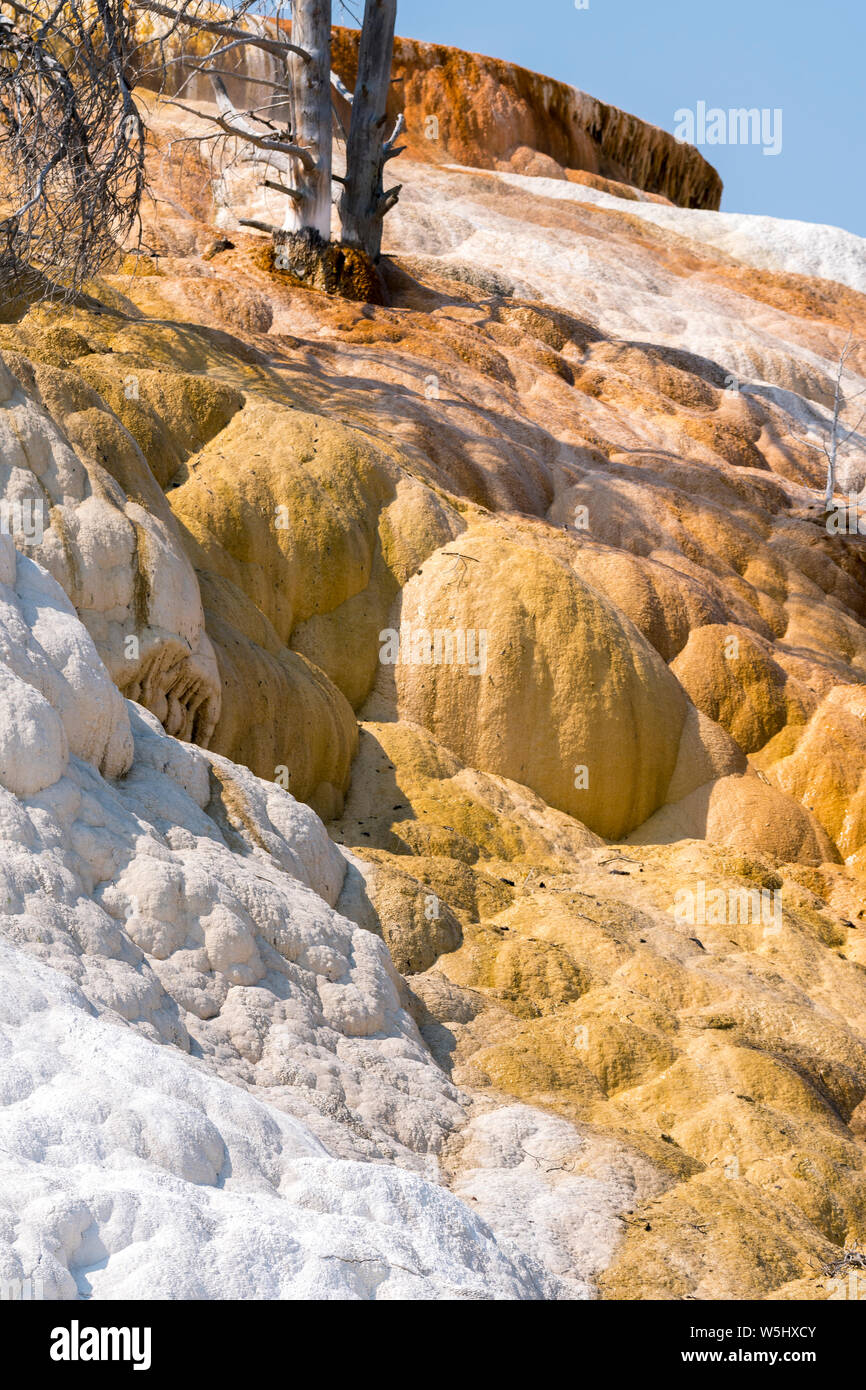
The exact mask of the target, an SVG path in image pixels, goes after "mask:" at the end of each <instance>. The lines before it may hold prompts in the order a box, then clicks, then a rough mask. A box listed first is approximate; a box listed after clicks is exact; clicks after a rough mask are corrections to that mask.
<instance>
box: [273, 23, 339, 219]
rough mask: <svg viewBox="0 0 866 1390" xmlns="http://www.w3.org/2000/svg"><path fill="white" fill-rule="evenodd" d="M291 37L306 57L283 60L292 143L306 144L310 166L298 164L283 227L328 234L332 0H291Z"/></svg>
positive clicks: (291, 55) (290, 55) (293, 55)
mask: <svg viewBox="0 0 866 1390" xmlns="http://www.w3.org/2000/svg"><path fill="white" fill-rule="evenodd" d="M292 42H293V43H295V44H297V45H298V47H299V48H301V49H303V50H304V54H305V55H307V56H306V57H301V56H300V55H299V54H297V53H290V54H289V55H288V58H287V61H286V71H287V77H288V86H289V101H290V110H291V120H292V140H293V142H294V144H296V145H300V146H302V147H303V148H304V149H306V150H309V152H310V154H311V155H312V157H313V164H312V167H311V168H303V167H301V168H299V169H298V170H297V172H296V174H295V178H294V186H295V188H296V189H297V191H298V193H299V194H300V197H299V198H295V199H289V200H288V202H287V206H286V216H285V221H284V222H283V228H284V230H285V231H287V232H306V231H310V232H315V233H317V235H318V236H319V237H321V239H322V240H323V241H329V240H330V237H331V142H332V137H331V0H294V5H293V8H292Z"/></svg>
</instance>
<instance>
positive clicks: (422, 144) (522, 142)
mask: <svg viewBox="0 0 866 1390" xmlns="http://www.w3.org/2000/svg"><path fill="white" fill-rule="evenodd" d="M357 48H358V34H357V31H356V30H354V29H335V30H334V66H335V67H336V69H337V71H338V72H339V73H340V76H341V77H342V78H343V80H344V82H345V83H346V85H347V86H348V87H350V88H351V86H352V83H353V79H354V75H355V70H356V67H357ZM391 93H392V95H391V101H390V103H389V114H391V115H393V116H394V117H395V118H396V116H397V113H398V112H399V111H403V112H404V113H405V116H406V124H407V127H408V131H409V137H410V141H411V149H412V152H413V154H414V155H415V156H416V158H419V159H424V160H429V161H431V162H432V163H453V164H466V165H471V166H472V167H474V168H479V169H495V168H497V167H499V166H500V165H501V164H507V163H508V162H509V161H511V160H512V159H513V158H514V157H515V156H517V161H516V163H515V165H514V167H515V169H516V172H518V173H527V174H536V175H540V176H542V177H544V176H546V177H550V176H551V174H553V176H555V177H560V178H562V177H565V174H564V171H565V170H566V169H574V170H584V171H586V172H588V173H590V174H596V175H600V176H601V177H602V178H608V179H613V180H615V181H616V182H618V183H625V184H631V185H633V186H634V187H636V188H640V189H642V190H643V191H645V192H647V193H655V194H661V195H663V196H664V197H665V198H669V199H670V201H671V202H672V203H677V204H679V205H680V206H681V207H689V208H711V209H715V208H718V206H719V204H720V202H721V197H722V181H721V179H720V178H719V176H718V174H717V173H716V171H715V169H713V168H712V166H711V165H710V164H708V163H707V161H706V160H705V159H704V158H703V157H702V156H701V155H700V154H699V153H698V151H697V150H696V149H694V148H693V147H692V146H691V145H681V144H679V143H678V142H677V141H676V140H675V139H674V137H673V136H672V135H670V134H669V133H668V132H667V131H664V130H660V129H659V128H658V127H657V126H652V125H649V124H647V122H645V121H641V120H639V119H638V118H637V116H631V115H629V114H628V113H627V112H625V111H619V110H618V109H617V108H616V107H615V106H608V105H606V104H605V102H603V101H597V100H596V99H595V97H591V96H588V95H587V93H586V92H581V91H578V90H576V89H575V88H574V87H569V86H568V84H567V83H565V82H556V81H554V80H553V78H550V77H542V76H540V75H539V74H538V73H537V72H530V71H529V70H528V69H527V68H521V67H517V66H516V64H514V63H504V62H500V61H499V60H498V59H496V58H485V57H482V56H481V55H479V54H477V53H463V52H461V51H460V49H457V48H447V47H446V46H445V45H444V44H430V43H418V42H416V40H414V39H400V38H398V39H397V40H396V43H395V47H394V67H393V81H392V85H391ZM526 151H528V152H529V153H530V155H531V154H532V153H533V152H534V153H535V154H536V155H538V156H544V157H546V161H547V162H548V164H549V162H550V161H555V163H556V165H558V166H559V168H560V172H559V174H558V175H557V174H556V173H555V172H554V171H553V170H551V169H550V168H549V167H547V168H546V167H544V166H543V161H542V162H541V163H539V164H538V166H537V167H534V168H532V167H526V162H527V161H526V155H525V152H526Z"/></svg>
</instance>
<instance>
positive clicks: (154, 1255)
mask: <svg viewBox="0 0 866 1390" xmlns="http://www.w3.org/2000/svg"><path fill="white" fill-rule="evenodd" d="M4 539H5V544H4V546H3V548H2V587H3V595H2V598H3V605H4V606H3V612H2V617H0V621H2V623H3V635H4V639H8V638H10V637H12V636H14V631H15V625H16V621H17V620H19V619H20V614H21V613H25V614H27V613H28V606H29V605H31V604H35V603H37V602H38V598H39V597H41V598H42V599H43V602H42V603H41V605H39V607H38V610H37V611H36V613H35V619H34V622H33V637H32V639H31V646H32V647H34V648H35V646H36V641H37V637H38V636H39V635H41V636H42V639H43V640H42V642H41V644H40V655H41V657H42V668H41V669H40V668H37V667H36V664H35V660H34V664H33V666H32V667H31V668H30V669H28V670H26V671H25V672H24V673H23V674H22V675H21V676H18V675H16V674H14V673H13V671H12V669H11V668H10V666H8V665H7V664H5V663H4V664H3V666H2V668H0V669H2V672H3V677H2V681H0V735H2V745H3V750H4V755H5V756H4V758H3V760H2V761H0V777H2V783H3V785H2V788H0V873H2V879H3V894H4V901H3V913H2V928H3V930H2V941H0V970H2V978H3V991H2V1004H0V1095H2V1098H3V1106H2V1110H0V1135H2V1142H0V1150H2V1160H0V1167H2V1175H3V1181H2V1184H0V1190H2V1197H0V1206H2V1212H3V1217H2V1230H0V1274H2V1277H3V1279H4V1280H12V1279H18V1278H29V1279H36V1280H40V1281H41V1282H42V1286H43V1292H44V1296H46V1297H48V1298H76V1297H81V1298H87V1297H91V1296H95V1297H109V1298H110V1297H125V1298H136V1297H145V1296H146V1297H149V1298H153V1297H158V1298H159V1297H161V1298H174V1297H183V1298H194V1297H222V1298H225V1297H231V1296H237V1297H247V1298H262V1297H264V1298H287V1297H294V1298H297V1297H304V1298H322V1297H324V1298H370V1297H383V1298H465V1297H469V1298H538V1297H582V1296H586V1292H587V1288H588V1286H587V1284H586V1278H587V1277H588V1276H589V1274H591V1273H593V1272H595V1268H597V1265H598V1262H599V1260H601V1261H603V1260H604V1258H606V1252H607V1249H608V1248H609V1247H610V1245H611V1244H612V1243H613V1242H614V1241H615V1231H616V1219H615V1218H616V1215H617V1214H618V1211H619V1209H620V1207H621V1206H622V1205H623V1203H624V1202H625V1201H627V1200H628V1197H629V1185H628V1183H627V1182H626V1181H625V1180H624V1177H623V1176H622V1175H621V1174H619V1173H616V1172H614V1170H613V1169H612V1168H610V1167H609V1165H605V1166H604V1171H603V1172H602V1171H600V1170H602V1167H603V1157H604V1156H603V1155H599V1156H598V1159H597V1161H596V1162H595V1163H593V1162H592V1161H591V1160H590V1167H591V1168H593V1169H594V1171H595V1177H594V1178H593V1180H592V1181H590V1182H589V1183H588V1184H585V1186H586V1189H587V1190H586V1191H585V1192H582V1194H581V1196H582V1200H583V1204H584V1206H587V1205H591V1206H592V1207H593V1210H595V1211H596V1213H597V1221H598V1226H599V1231H598V1233H597V1249H596V1260H595V1265H593V1262H592V1259H590V1260H589V1263H587V1256H586V1242H585V1241H584V1242H582V1252H581V1262H582V1266H583V1269H582V1277H581V1275H579V1274H578V1271H577V1270H576V1268H575V1267H574V1263H573V1262H571V1261H567V1260H564V1259H563V1258H561V1257H560V1259H559V1260H558V1268H559V1270H560V1271H561V1274H562V1276H563V1277H562V1278H560V1277H559V1275H558V1273H557V1272H554V1271H552V1270H551V1269H550V1267H549V1265H548V1267H547V1268H545V1267H544V1266H545V1264H547V1262H546V1261H544V1260H543V1257H544V1254H545V1244H546V1243H554V1242H561V1237H560V1235H559V1234H558V1232H557V1229H556V1219H555V1218H556V1210H557V1208H558V1206H559V1205H560V1203H561V1202H562V1201H563V1199H564V1198H565V1196H566V1195H567V1194H564V1193H562V1192H560V1191H558V1190H557V1188H556V1185H555V1184H550V1183H548V1182H546V1180H545V1178H544V1177H543V1176H541V1177H539V1176H538V1175H528V1181H529V1185H530V1194H529V1195H530V1200H532V1201H533V1202H535V1204H536V1205H537V1206H538V1208H539V1214H540V1217H541V1219H540V1221H539V1230H540V1231H541V1232H542V1234H541V1237H540V1241H539V1245H538V1249H537V1250H531V1249H530V1245H531V1244H532V1242H530V1243H529V1245H528V1244H527V1242H526V1240H525V1238H524V1236H523V1235H522V1234H521V1232H520V1231H518V1230H515V1229H513V1226H509V1228H508V1229H505V1230H504V1231H503V1236H502V1241H501V1244H500V1243H498V1242H497V1240H496V1238H495V1237H494V1236H493V1235H492V1234H491V1231H490V1229H489V1227H488V1226H487V1225H485V1224H484V1221H483V1215H482V1214H483V1213H485V1211H489V1215H490V1217H491V1219H492V1220H493V1222H494V1224H495V1222H496V1219H497V1213H498V1210H499V1208H500V1207H502V1206H503V1205H504V1198H503V1193H502V1192H501V1191H500V1184H499V1183H497V1180H496V1179H497V1174H500V1175H501V1174H502V1170H509V1171H508V1179H509V1180H510V1170H511V1168H512V1167H513V1166H514V1165H515V1164H516V1163H517V1164H519V1163H520V1161H521V1159H520V1152H521V1149H520V1142H519V1141H520V1140H521V1139H522V1135H523V1133H524V1132H526V1133H529V1134H532V1133H533V1132H535V1131H537V1130H538V1129H539V1128H542V1129H543V1127H544V1125H545V1123H546V1121H545V1117H544V1116H538V1117H537V1118H536V1119H535V1120H534V1121H533V1118H532V1112H528V1113H529V1120H528V1122H524V1125H523V1128H522V1130H520V1132H519V1133H518V1134H517V1136H516V1138H513V1139H510V1140H509V1138H508V1136H507V1134H506V1135H504V1136H503V1138H502V1139H501V1140H500V1142H499V1144H498V1146H497V1152H496V1153H495V1154H493V1155H492V1156H491V1155H490V1154H488V1153H487V1152H486V1150H485V1151H484V1152H482V1153H481V1154H479V1156H478V1158H477V1160H474V1162H473V1163H469V1164H467V1165H464V1166H465V1167H466V1169H467V1171H466V1175H465V1180H466V1181H467V1183H468V1184H469V1186H470V1187H471V1186H472V1168H473V1167H474V1166H478V1167H479V1168H481V1169H483V1170H484V1171H483V1178H481V1179H479V1184H480V1185H481V1186H483V1187H484V1189H485V1193H486V1195H485V1196H483V1197H479V1196H478V1195H477V1194H476V1193H474V1192H473V1195H472V1201H473V1204H474V1209H473V1210H471V1211H470V1210H469V1208H468V1207H467V1206H466V1205H464V1203H463V1202H461V1201H460V1200H458V1198H457V1197H456V1196H452V1195H451V1193H449V1192H448V1191H447V1190H445V1189H444V1188H443V1187H442V1186H440V1185H437V1183H436V1182H435V1177H436V1172H437V1162H436V1157H435V1155H436V1154H437V1152H439V1151H440V1150H441V1149H442V1148H443V1145H444V1144H445V1142H446V1140H447V1138H448V1136H449V1134H450V1132H451V1131H452V1130H453V1129H454V1128H455V1127H456V1126H457V1125H458V1124H459V1123H460V1122H461V1121H462V1120H463V1118H464V1110H465V1106H466V1104H467V1101H466V1100H465V1099H464V1098H462V1097H461V1095H460V1093H459V1091H458V1090H457V1089H456V1088H455V1087H454V1086H453V1085H452V1084H451V1083H450V1082H449V1081H448V1079H447V1078H446V1076H445V1075H444V1073H443V1072H442V1071H441V1070H440V1069H439V1068H438V1067H437V1066H436V1065H435V1063H434V1062H433V1060H432V1058H431V1056H430V1054H429V1052H428V1051H427V1050H426V1048H425V1047H424V1045H423V1043H422V1040H421V1038H420V1036H419V1034H418V1032H417V1029H416V1027H415V1025H414V1023H413V1022H412V1020H411V1019H410V1018H409V1016H408V1015H407V1014H406V1012H405V1010H404V1008H403V1007H402V1002H401V1001H402V995H403V987H402V982H401V981H400V978H399V976H398V975H397V974H396V971H395V970H394V967H393V965H392V963H391V960H390V958H389V956H388V952H387V950H386V949H385V947H384V946H383V945H382V943H381V942H380V941H378V940H377V939H376V936H375V935H373V934H372V933H371V932H369V931H365V930H364V929H363V928H362V927H359V926H356V925H354V924H353V923H352V922H350V921H348V920H347V919H346V918H345V917H342V916H339V915H338V914H337V913H336V912H335V911H334V910H333V907H332V904H333V903H334V902H335V900H336V899H337V897H338V894H339V892H340V890H341V887H342V884H343V879H344V877H345V873H346V868H347V865H346V861H345V859H344V857H343V856H342V854H341V853H340V851H339V850H338V849H337V847H336V846H335V845H334V844H333V843H332V842H331V841H330V840H329V838H328V836H327V834H326V832H325V829H324V827H323V826H322V824H321V822H320V821H318V819H317V818H316V816H315V815H314V814H313V812H311V811H309V810H308V809H307V808H306V807H303V806H301V805H299V804H298V803H297V802H295V801H294V800H293V798H292V797H291V796H290V795H289V794H288V793H287V792H284V791H282V790H280V789H279V788H275V787H274V786H273V785H272V784H270V785H269V784H266V783H263V782H259V781H258V780H257V779H256V778H255V777H253V776H252V774H251V773H249V772H248V771H246V769H243V768H240V767H236V766H234V765H233V764H230V763H228V762H226V760H224V759H222V758H219V757H215V756H213V755H205V754H204V753H203V752H202V751H200V750H199V749H197V748H195V747H194V746H191V745H188V744H182V743H179V742H177V741H176V740H174V739H172V738H170V737H168V736H167V735H166V734H165V733H164V732H163V730H162V729H161V727H160V725H159V724H158V722H157V721H156V719H155V718H154V717H153V716H152V715H149V714H148V713H147V712H146V711H144V710H142V709H141V707H139V706H136V705H133V704H131V703H129V704H126V705H124V703H123V702H122V701H121V699H120V696H119V695H118V693H117V691H116V690H115V689H114V687H113V686H112V685H111V683H110V682H109V680H108V678H107V674H106V672H105V670H104V668H103V667H102V666H101V665H100V663H99V659H98V657H97V655H96V651H95V648H94V647H93V644H92V643H91V641H90V639H89V638H88V636H87V633H86V631H85V629H84V628H83V626H82V625H81V623H80V622H79V620H78V619H77V617H76V616H75V614H74V611H73V610H72V608H71V606H70V605H69V603H68V602H67V601H66V599H65V598H64V596H63V594H62V592H61V591H60V589H59V587H58V586H57V585H56V584H55V582H54V581H53V580H52V579H51V578H50V576H49V575H48V574H47V573H46V572H45V571H44V570H39V569H38V568H37V566H36V565H35V564H34V563H33V562H32V561H31V560H29V559H28V558H27V557H25V556H23V555H22V556H18V557H17V563H16V553H15V551H14V549H13V548H12V545H11V542H10V541H8V539H6V538H4ZM6 647H7V643H6V642H4V653H5V651H6ZM74 653H79V654H80V661H79V663H78V664H79V676H80V679H79V683H78V688H77V694H78V695H79V697H80V699H83V700H86V701H87V704H88V708H89V709H90V711H91V713H92V714H94V715H97V714H99V715H101V716H102V718H103V720H105V722H106V726H107V727H114V728H115V729H116V734H115V740H116V743H117V747H115V748H112V749H111V750H110V752H109V753H108V754H106V753H105V752H104V751H102V750H92V753H91V757H90V758H88V757H86V756H76V755H75V754H74V753H72V752H71V751H70V746H69V745H73V746H76V745H77V746H79V747H80V745H81V735H80V729H79V715H80V711H79V710H78V709H77V708H76V706H75V702H74V700H73V699H71V698H69V697H68V694H67V686H66V685H65V683H64V679H63V669H64V665H65V664H66V663H67V662H68V661H69V657H70V655H71V654H74ZM52 680H53V682H54V686H53V688H50V683H51V681H52ZM45 689H47V690H48V694H49V695H50V696H51V697H52V700H53V703H52V702H50V701H49V699H48V698H46V695H45V694H43V693H42V692H43V690H45ZM33 736H38V738H39V742H38V744H35V748H36V749H38V750H39V751H40V753H41V757H40V761H39V763H38V765H36V766H34V761H35V759H34V748H33V747H31V742H30V741H31V739H32V737H33ZM13 743H17V744H18V757H19V759H22V758H26V759H27V765H28V767H29V769H30V776H29V779H28V783H27V785H24V784H23V783H22V779H21V777H20V775H19V774H18V771H17V768H14V767H13V769H12V772H11V774H10V772H9V771H8V764H7V758H8V751H9V748H10V746H11V745H12V744H13ZM133 743H134V748H133ZM81 751H82V752H83V751H84V750H83V749H82V750H81ZM106 757H108V759H109V761H112V760H113V764H114V766H113V771H114V774H115V776H114V778H113V779H112V780H106V779H104V778H103V777H102V776H101V775H100V773H99V771H98V769H97V767H96V765H95V763H96V761H97V760H100V759H101V760H102V761H103V762H104V761H105V760H106ZM252 1092H255V1093H256V1094H255V1095H254V1094H252ZM548 1128H550V1126H549V1125H548ZM551 1145H552V1147H551ZM548 1148H549V1149H550V1151H551V1152H552V1153H553V1154H555V1155H558V1154H560V1153H562V1152H563V1151H567V1152H569V1153H576V1152H579V1151H581V1150H584V1149H591V1145H589V1144H588V1143H585V1142H584V1141H582V1139H581V1137H580V1135H579V1133H578V1132H577V1131H575V1130H574V1129H573V1128H572V1127H571V1126H570V1125H566V1126H563V1127H560V1129H559V1130H554V1132H553V1134H552V1137H551V1139H550V1140H549V1141H548ZM371 1159H375V1160H376V1161H375V1162H369V1161H366V1162H365V1161H364V1160H371ZM395 1165H397V1166H395ZM632 1187H633V1183H632ZM205 1251H206V1255H207V1257H206V1258H204V1259H203V1258H202V1256H203V1254H204V1253H205Z"/></svg>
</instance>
